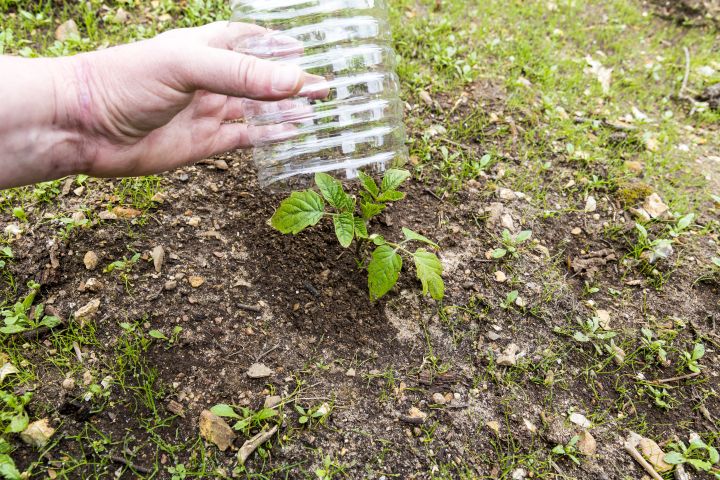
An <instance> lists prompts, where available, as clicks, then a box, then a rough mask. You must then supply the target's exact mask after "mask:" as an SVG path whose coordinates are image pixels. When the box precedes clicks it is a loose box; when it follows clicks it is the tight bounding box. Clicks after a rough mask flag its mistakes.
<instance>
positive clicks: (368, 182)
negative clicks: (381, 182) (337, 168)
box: [358, 172, 380, 198]
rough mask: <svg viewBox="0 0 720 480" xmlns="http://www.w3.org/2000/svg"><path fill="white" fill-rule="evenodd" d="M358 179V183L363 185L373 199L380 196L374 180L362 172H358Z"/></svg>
mask: <svg viewBox="0 0 720 480" xmlns="http://www.w3.org/2000/svg"><path fill="white" fill-rule="evenodd" d="M358 177H359V178H360V181H361V182H362V184H363V187H364V188H365V190H367V192H368V193H369V194H370V195H372V196H373V198H375V197H377V196H378V195H380V189H379V188H378V186H377V183H375V180H374V179H373V178H372V177H371V176H370V175H368V174H366V173H364V172H358Z"/></svg>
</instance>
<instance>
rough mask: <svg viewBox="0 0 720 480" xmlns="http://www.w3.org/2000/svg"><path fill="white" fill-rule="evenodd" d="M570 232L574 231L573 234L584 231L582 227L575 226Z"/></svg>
mask: <svg viewBox="0 0 720 480" xmlns="http://www.w3.org/2000/svg"><path fill="white" fill-rule="evenodd" d="M570 233H572V234H573V235H580V234H581V233H582V228H580V227H575V228H573V229H572V230H570Z"/></svg>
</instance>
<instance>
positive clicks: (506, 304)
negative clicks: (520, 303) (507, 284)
mask: <svg viewBox="0 0 720 480" xmlns="http://www.w3.org/2000/svg"><path fill="white" fill-rule="evenodd" d="M518 295H520V292H518V291H517V290H513V291H511V292H510V293H508V294H507V296H506V297H505V300H503V302H502V303H501V304H500V308H502V309H503V310H508V309H509V308H512V306H513V304H514V303H515V301H516V300H517V299H518Z"/></svg>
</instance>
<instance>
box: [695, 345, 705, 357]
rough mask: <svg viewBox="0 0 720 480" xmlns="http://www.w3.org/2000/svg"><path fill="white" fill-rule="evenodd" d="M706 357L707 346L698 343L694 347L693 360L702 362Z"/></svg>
mask: <svg viewBox="0 0 720 480" xmlns="http://www.w3.org/2000/svg"><path fill="white" fill-rule="evenodd" d="M704 355H705V345H703V344H702V343H696V344H695V346H694V347H693V352H692V359H693V360H700V359H701V358H702V357H703V356H704Z"/></svg>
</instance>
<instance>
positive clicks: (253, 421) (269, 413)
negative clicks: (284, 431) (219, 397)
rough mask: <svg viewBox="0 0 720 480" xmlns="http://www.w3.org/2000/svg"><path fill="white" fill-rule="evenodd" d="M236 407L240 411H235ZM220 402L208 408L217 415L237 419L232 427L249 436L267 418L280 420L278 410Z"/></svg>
mask: <svg viewBox="0 0 720 480" xmlns="http://www.w3.org/2000/svg"><path fill="white" fill-rule="evenodd" d="M235 408H237V409H238V410H239V411H240V413H237V412H236V411H235ZM235 408H233V407H232V406H230V405H227V404H224V403H220V404H217V405H215V406H214V407H212V408H211V409H210V411H211V412H212V413H214V414H215V415H217V416H219V417H225V418H232V419H235V420H237V421H236V422H235V423H234V424H233V426H232V428H233V429H235V430H238V431H239V432H242V433H243V434H244V435H246V436H250V435H251V434H252V432H256V431H258V430H262V428H263V427H264V426H265V425H267V424H268V423H269V422H268V420H270V419H272V421H275V422H280V421H282V419H281V417H280V416H279V415H278V411H277V410H275V409H272V408H262V409H260V410H258V411H254V410H251V409H249V408H247V407H235Z"/></svg>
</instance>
